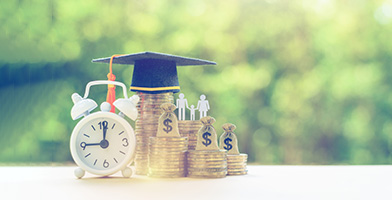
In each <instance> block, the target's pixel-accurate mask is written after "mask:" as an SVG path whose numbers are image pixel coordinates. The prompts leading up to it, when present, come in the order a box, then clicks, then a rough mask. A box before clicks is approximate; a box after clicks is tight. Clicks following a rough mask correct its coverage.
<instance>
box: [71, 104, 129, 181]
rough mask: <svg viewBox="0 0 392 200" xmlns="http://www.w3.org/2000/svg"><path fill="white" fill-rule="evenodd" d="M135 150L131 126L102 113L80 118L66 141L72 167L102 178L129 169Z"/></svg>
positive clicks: (117, 116)
mask: <svg viewBox="0 0 392 200" xmlns="http://www.w3.org/2000/svg"><path fill="white" fill-rule="evenodd" d="M104 129H106V130H104ZM105 131H106V133H105V136H104V132H105ZM104 137H105V138H104ZM135 147H136V139H135V134H134V131H133V129H132V127H131V125H130V124H129V123H128V122H127V121H126V120H125V119H124V118H122V117H120V116H119V115H117V114H114V113H111V112H103V111H101V112H96V113H93V114H90V115H88V116H86V117H84V118H83V119H82V120H81V121H80V122H79V123H78V124H77V125H76V126H75V128H74V130H73V132H72V135H71V140H70V149H71V154H72V158H73V159H74V161H75V162H76V164H77V165H78V166H79V167H80V168H81V169H83V170H84V171H87V172H90V173H92V174H96V175H102V176H106V175H111V174H114V173H116V172H118V171H120V170H123V169H125V168H126V167H127V166H129V165H130V164H131V163H132V162H133V159H134V155H135Z"/></svg>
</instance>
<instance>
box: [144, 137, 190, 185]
mask: <svg viewBox="0 0 392 200" xmlns="http://www.w3.org/2000/svg"><path fill="white" fill-rule="evenodd" d="M187 149H188V138H186V137H150V145H149V153H148V158H149V161H148V174H147V175H148V176H151V177H159V178H175V177H185V175H186V169H185V167H186V157H185V156H186V155H185V153H186V151H187Z"/></svg>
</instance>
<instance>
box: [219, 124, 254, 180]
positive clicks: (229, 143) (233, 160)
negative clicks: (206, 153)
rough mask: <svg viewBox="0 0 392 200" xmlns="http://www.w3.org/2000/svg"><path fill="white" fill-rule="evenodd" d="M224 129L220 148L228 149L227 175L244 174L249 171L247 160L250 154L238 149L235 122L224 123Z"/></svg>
mask: <svg viewBox="0 0 392 200" xmlns="http://www.w3.org/2000/svg"><path fill="white" fill-rule="evenodd" d="M222 129H223V130H224V131H225V132H224V133H223V134H222V135H221V137H220V139H219V140H220V141H219V148H220V149H223V150H227V154H228V155H227V175H244V174H247V173H248V170H247V169H246V162H247V159H248V154H240V152H239V150H238V140H237V136H236V135H235V133H234V130H235V129H236V126H235V125H234V124H230V123H226V124H223V126H222Z"/></svg>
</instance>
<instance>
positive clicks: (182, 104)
mask: <svg viewBox="0 0 392 200" xmlns="http://www.w3.org/2000/svg"><path fill="white" fill-rule="evenodd" d="M178 97H180V98H179V99H177V102H176V103H177V105H176V107H177V109H178V120H185V108H188V101H187V100H186V99H184V97H185V95H184V94H183V93H180V94H179V95H178Z"/></svg>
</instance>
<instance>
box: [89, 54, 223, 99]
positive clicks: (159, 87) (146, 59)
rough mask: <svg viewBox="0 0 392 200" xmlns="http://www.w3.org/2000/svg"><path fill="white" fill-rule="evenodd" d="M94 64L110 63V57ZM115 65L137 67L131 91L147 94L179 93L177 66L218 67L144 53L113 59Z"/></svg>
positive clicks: (189, 59)
mask: <svg viewBox="0 0 392 200" xmlns="http://www.w3.org/2000/svg"><path fill="white" fill-rule="evenodd" d="M92 62H104V63H109V62H110V57H107V58H98V59H93V60H92ZM113 64H127V65H135V68H134V70H133V77H132V84H131V91H140V92H145V93H153V94H154V93H163V92H174V93H176V92H179V91H180V85H179V83H178V76H177V66H189V65H216V63H215V62H211V61H208V60H200V59H195V58H186V57H181V56H175V55H170V54H163V53H155V52H142V53H135V54H128V55H122V56H118V57H114V58H113Z"/></svg>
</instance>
